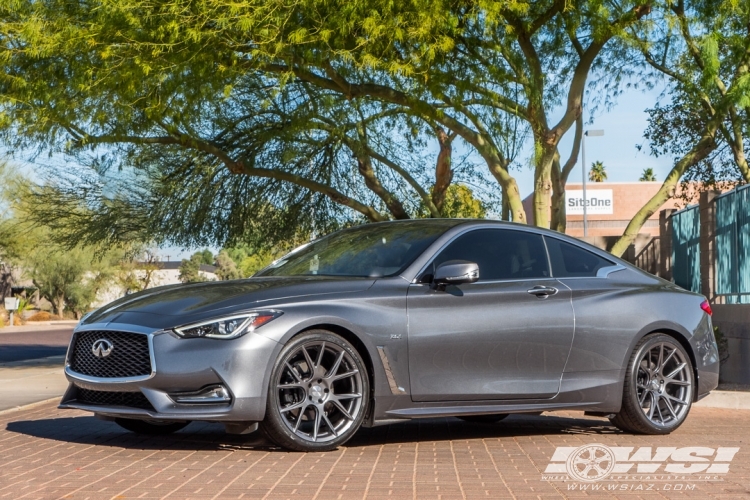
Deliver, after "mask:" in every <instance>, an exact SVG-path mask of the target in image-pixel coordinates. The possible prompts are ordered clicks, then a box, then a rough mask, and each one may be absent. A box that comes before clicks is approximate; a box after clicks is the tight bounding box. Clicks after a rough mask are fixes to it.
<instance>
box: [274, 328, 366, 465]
mask: <svg viewBox="0 0 750 500" xmlns="http://www.w3.org/2000/svg"><path fill="white" fill-rule="evenodd" d="M369 393H370V386H369V380H368V377H367V368H366V367H365V364H364V362H363V361H362V358H361V357H360V356H359V354H358V353H357V351H356V350H355V349H354V347H353V346H352V345H351V344H350V343H349V342H347V341H346V340H345V339H343V338H341V337H339V336H338V335H335V334H333V333H331V332H328V331H325V330H311V331H309V332H306V333H303V334H302V335H299V336H297V337H294V338H293V339H292V340H291V341H290V342H289V343H288V344H287V345H286V346H285V347H284V349H283V350H282V351H281V353H280V354H279V357H278V359H277V360H276V364H275V365H274V368H273V372H272V374H271V383H270V387H269V391H268V403H267V407H266V419H265V420H264V421H263V422H262V423H261V429H262V430H263V432H265V434H266V435H267V436H268V437H269V438H270V439H271V440H272V441H274V442H275V443H276V444H278V445H280V446H283V447H285V448H289V449H292V450H296V451H327V450H333V449H336V448H337V447H339V446H341V445H342V444H344V443H345V442H346V441H348V440H349V439H350V438H351V437H352V436H353V435H354V433H355V432H357V429H359V427H360V425H362V421H363V420H364V418H365V415H366V414H367V409H368V406H369V397H368V395H369Z"/></svg>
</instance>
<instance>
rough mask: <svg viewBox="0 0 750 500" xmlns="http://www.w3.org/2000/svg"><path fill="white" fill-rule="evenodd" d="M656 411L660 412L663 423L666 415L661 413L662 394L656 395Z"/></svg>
mask: <svg viewBox="0 0 750 500" xmlns="http://www.w3.org/2000/svg"><path fill="white" fill-rule="evenodd" d="M654 397H655V398H656V412H657V413H658V414H659V420H661V423H662V424H663V423H664V415H662V414H661V406H659V401H661V396H656V395H654Z"/></svg>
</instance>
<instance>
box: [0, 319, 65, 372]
mask: <svg viewBox="0 0 750 500" xmlns="http://www.w3.org/2000/svg"><path fill="white" fill-rule="evenodd" d="M72 333H73V327H72V326H71V327H63V328H59V329H54V330H42V331H33V332H12V333H5V332H2V330H0V363H8V362H14V361H25V360H29V359H39V358H48V357H50V356H61V355H64V354H65V351H66V349H67V348H68V342H70V336H71V334H72Z"/></svg>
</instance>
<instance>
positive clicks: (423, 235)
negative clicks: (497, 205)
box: [256, 220, 457, 278]
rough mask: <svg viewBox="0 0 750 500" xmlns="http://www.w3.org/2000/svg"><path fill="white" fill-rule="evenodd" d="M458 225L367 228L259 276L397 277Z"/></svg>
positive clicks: (297, 254)
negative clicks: (450, 229) (443, 235)
mask: <svg viewBox="0 0 750 500" xmlns="http://www.w3.org/2000/svg"><path fill="white" fill-rule="evenodd" d="M456 223H457V222H456V221H455V220H453V221H449V220H446V221H430V222H429V223H426V222H425V221H422V222H418V221H405V222H394V223H384V224H366V225H363V226H358V227H355V228H352V229H345V230H343V231H339V232H336V233H333V234H331V235H329V236H326V237H324V238H321V239H319V240H317V241H314V242H312V243H310V244H309V245H307V246H304V247H302V248H300V249H299V250H297V251H294V252H292V253H290V254H288V255H286V256H284V257H282V258H281V259H279V260H278V261H276V262H274V263H273V264H271V265H270V266H268V267H267V268H265V269H263V270H262V271H260V272H259V273H258V274H256V276H312V275H318V276H350V277H370V278H378V277H385V276H396V275H397V274H399V273H400V272H401V271H403V270H404V269H405V268H406V267H407V266H408V265H409V264H411V263H412V262H413V261H414V259H416V258H417V257H418V256H419V255H420V254H421V253H422V252H424V251H425V249H426V248H427V247H428V246H429V245H430V244H431V243H432V242H433V241H435V240H436V239H437V238H438V236H440V235H441V234H442V233H444V232H445V231H446V230H447V229H448V228H449V227H452V226H454V225H456Z"/></svg>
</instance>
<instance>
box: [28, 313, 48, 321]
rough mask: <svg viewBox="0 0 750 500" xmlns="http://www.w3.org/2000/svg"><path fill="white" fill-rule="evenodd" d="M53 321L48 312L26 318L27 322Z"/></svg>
mask: <svg viewBox="0 0 750 500" xmlns="http://www.w3.org/2000/svg"><path fill="white" fill-rule="evenodd" d="M51 319H52V315H51V314H50V313H48V312H47V311H39V312H38V313H36V314H34V315H33V316H30V317H28V318H26V321H49V320H51Z"/></svg>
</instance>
